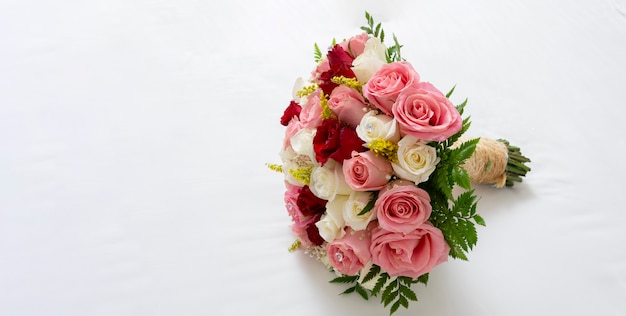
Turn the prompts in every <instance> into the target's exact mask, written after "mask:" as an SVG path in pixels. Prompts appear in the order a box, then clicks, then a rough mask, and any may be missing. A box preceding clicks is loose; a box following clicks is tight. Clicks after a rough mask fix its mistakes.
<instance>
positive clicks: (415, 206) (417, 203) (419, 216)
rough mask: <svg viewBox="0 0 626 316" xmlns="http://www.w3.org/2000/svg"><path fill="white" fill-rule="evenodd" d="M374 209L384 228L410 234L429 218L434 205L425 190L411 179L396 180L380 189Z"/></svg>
mask: <svg viewBox="0 0 626 316" xmlns="http://www.w3.org/2000/svg"><path fill="white" fill-rule="evenodd" d="M373 211H374V212H376V217H377V218H378V224H379V225H380V227H382V228H383V229H385V230H388V231H390V232H397V233H404V234H408V233H410V232H411V231H413V230H415V229H416V228H417V227H419V226H420V225H422V224H423V223H424V222H426V221H427V220H428V218H429V217H430V214H431V213H432V206H431V205H430V195H428V192H426V191H425V190H423V189H420V188H418V187H416V186H415V184H413V183H412V182H410V181H394V182H392V183H391V184H390V185H388V186H387V187H386V188H385V189H382V190H381V191H380V193H379V194H378V199H376V203H375V204H374V209H373Z"/></svg>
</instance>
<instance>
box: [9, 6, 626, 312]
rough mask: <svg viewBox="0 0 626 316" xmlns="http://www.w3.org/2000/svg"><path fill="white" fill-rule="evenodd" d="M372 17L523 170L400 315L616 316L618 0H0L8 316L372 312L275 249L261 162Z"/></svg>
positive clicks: (283, 221) (622, 266)
mask: <svg viewBox="0 0 626 316" xmlns="http://www.w3.org/2000/svg"><path fill="white" fill-rule="evenodd" d="M365 10H368V11H369V12H370V13H372V15H373V16H374V17H375V18H376V19H377V20H379V21H382V22H383V26H384V28H385V30H386V31H387V33H388V34H389V35H390V34H391V33H392V32H393V33H395V34H396V35H397V36H398V38H399V40H400V42H401V43H402V44H403V45H404V49H403V57H405V58H406V59H407V60H409V61H410V62H411V63H412V64H413V65H414V66H415V68H416V69H417V71H418V72H419V73H420V75H421V76H422V78H423V79H424V80H427V81H430V82H432V83H433V84H435V85H436V86H438V87H441V89H442V90H447V89H448V88H450V87H452V86H453V85H455V84H456V85H457V89H456V92H455V94H454V96H453V98H452V99H453V101H455V102H456V103H458V102H460V101H462V100H463V99H464V98H465V97H468V98H469V103H468V106H467V108H466V113H467V114H469V115H471V116H472V121H473V125H472V128H471V130H470V133H469V134H471V135H473V136H486V137H492V138H498V137H504V138H507V139H509V140H510V141H511V142H512V143H513V144H515V145H519V146H520V147H522V150H523V152H524V153H525V154H526V155H528V156H529V157H531V158H532V160H533V162H532V163H531V167H532V168H533V170H532V172H531V173H530V174H529V176H528V177H527V178H526V180H525V182H524V183H523V184H521V185H518V186H516V187H515V188H513V189H501V190H497V189H493V188H490V187H487V186H479V187H478V188H477V191H478V193H479V194H480V195H481V200H480V202H479V212H480V213H481V214H482V215H483V217H484V218H485V220H486V222H487V226H486V227H481V228H479V241H478V246H477V247H476V248H475V250H474V251H473V252H471V253H470V260H469V261H468V262H464V261H455V260H451V261H449V262H448V263H446V264H444V265H441V266H439V267H437V268H436V269H435V270H434V271H433V272H432V273H431V277H430V283H429V285H428V286H427V287H416V291H417V294H418V297H419V299H420V301H419V302H418V303H412V304H411V307H410V309H409V310H404V309H403V308H401V309H400V310H399V311H398V313H397V314H396V315H431V316H435V315H463V316H470V315H476V316H485V315H510V316H518V315H519V316H522V315H523V316H526V315H581V316H582V315H592V314H593V315H604V316H609V315H623V314H624V312H625V311H626V247H625V246H624V242H625V241H626V229H625V228H624V225H625V224H624V223H626V208H625V207H624V191H625V189H626V186H625V185H624V179H626V171H625V170H626V169H625V168H624V167H623V157H624V150H623V148H622V147H623V144H624V137H626V128H625V126H624V115H626V111H625V110H624V109H625V107H624V105H625V102H626V88H625V83H626V1H625V0H603V1H599V0H581V1H565V0H562V1H543V0H526V1H496V0H484V1H472V2H470V1H452V0H444V1H373V0H371V1H330V0H327V1H290V0H272V1H243V0H236V1H228V2H226V1H224V2H218V1H201V0H178V1H167V0H160V1H147V0H135V1H121V0H107V1H102V0H100V1H55V2H50V1H32V0H4V1H2V2H1V3H0V43H1V44H0V45H1V46H0V74H1V75H0V148H1V150H0V315H49V316H52V315H77V316H78V315H80V316H85V315H116V316H122V315H300V316H305V315H362V316H366V315H386V314H387V313H388V312H387V310H386V309H384V308H383V307H382V305H380V304H379V303H378V301H368V302H365V301H363V300H362V299H361V298H360V297H357V296H338V295H337V293H339V292H341V291H343V289H344V287H342V286H338V285H333V284H329V283H328V282H327V281H328V280H330V279H331V278H332V276H333V275H332V274H331V273H329V272H327V271H326V270H324V268H323V267H322V266H321V265H319V264H318V263H317V262H315V261H313V260H312V259H310V258H308V257H307V256H306V255H304V254H303V253H302V252H296V253H289V252H287V247H288V246H289V245H290V244H291V242H292V241H293V240H294V237H293V235H292V234H291V231H290V229H289V224H290V220H289V217H288V216H287V213H286V211H285V209H284V205H283V201H282V199H283V197H282V195H283V183H282V177H281V176H280V175H279V174H276V173H274V172H272V171H270V170H268V169H267V168H266V167H265V166H264V164H265V163H275V162H279V159H278V155H277V154H278V150H279V147H280V144H281V142H282V136H283V127H282V126H280V125H279V118H280V116H281V115H282V111H283V110H284V108H285V107H286V106H287V105H288V103H289V100H290V98H291V89H292V85H293V83H294V81H295V79H296V78H297V77H300V76H304V77H306V76H308V74H309V72H310V71H311V70H312V67H313V66H314V62H313V53H312V52H313V50H312V45H313V43H315V42H317V43H318V44H320V45H321V46H322V47H323V46H324V45H327V44H328V43H330V41H331V40H332V38H333V37H335V38H337V39H342V38H346V37H349V36H352V35H355V34H357V33H358V32H359V29H358V28H359V26H361V25H363V24H364V18H363V14H364V11H365ZM389 38H390V37H389Z"/></svg>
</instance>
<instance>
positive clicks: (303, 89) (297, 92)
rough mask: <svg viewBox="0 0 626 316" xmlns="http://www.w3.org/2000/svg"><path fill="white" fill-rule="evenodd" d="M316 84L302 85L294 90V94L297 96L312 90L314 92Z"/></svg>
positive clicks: (300, 96) (305, 94) (303, 95)
mask: <svg viewBox="0 0 626 316" xmlns="http://www.w3.org/2000/svg"><path fill="white" fill-rule="evenodd" d="M317 88H319V87H318V85H317V84H316V83H314V84H312V85H310V86H304V87H302V89H300V90H298V91H296V96H297V97H299V98H302V97H305V96H307V95H309V94H311V93H313V92H315V90H317Z"/></svg>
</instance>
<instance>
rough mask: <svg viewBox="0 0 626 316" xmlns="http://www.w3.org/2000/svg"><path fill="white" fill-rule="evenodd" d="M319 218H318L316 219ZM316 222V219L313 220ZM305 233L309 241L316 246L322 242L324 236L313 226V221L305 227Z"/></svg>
mask: <svg viewBox="0 0 626 316" xmlns="http://www.w3.org/2000/svg"><path fill="white" fill-rule="evenodd" d="M320 218H321V217H320ZM318 220H319V219H318ZM315 222H317V221H315ZM306 235H307V237H308V238H309V241H310V242H311V243H313V244H314V245H316V246H321V245H322V244H323V243H324V238H322V236H320V230H319V229H318V228H317V226H315V223H313V224H310V225H309V226H307V228H306Z"/></svg>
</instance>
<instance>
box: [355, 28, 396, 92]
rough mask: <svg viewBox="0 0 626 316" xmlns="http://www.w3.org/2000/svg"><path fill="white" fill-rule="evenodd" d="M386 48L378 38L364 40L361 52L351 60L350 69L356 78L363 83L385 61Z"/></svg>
mask: <svg viewBox="0 0 626 316" xmlns="http://www.w3.org/2000/svg"><path fill="white" fill-rule="evenodd" d="M386 52H387V48H386V47H385V45H383V43H381V42H380V39H378V38H377V37H372V38H370V39H369V40H367V42H365V49H364V50H363V53H362V54H361V55H359V56H358V57H357V58H355V59H354V61H352V71H353V72H354V74H355V75H356V79H357V80H359V82H361V83H362V84H365V83H366V82H367V81H368V80H370V78H371V77H372V75H373V74H374V73H375V72H376V71H378V69H380V67H382V66H383V65H384V64H386V63H387V57H386V56H385V53H386Z"/></svg>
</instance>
